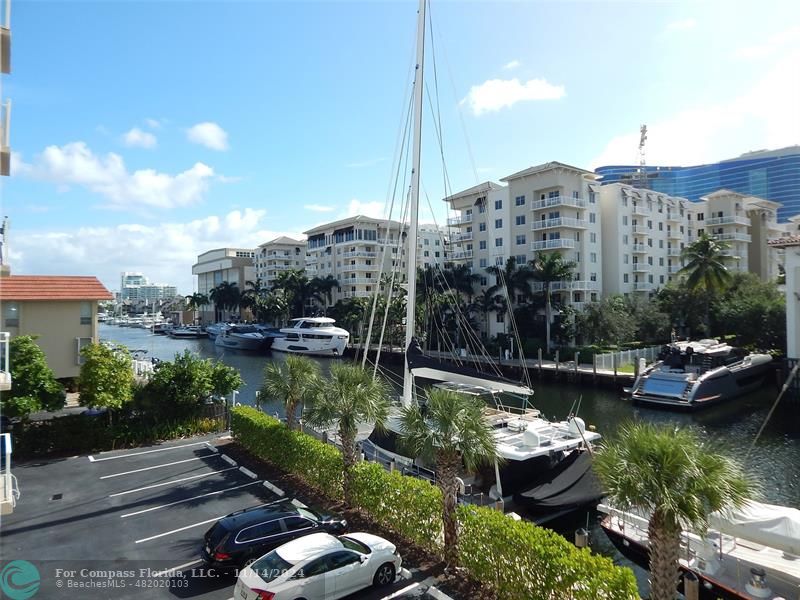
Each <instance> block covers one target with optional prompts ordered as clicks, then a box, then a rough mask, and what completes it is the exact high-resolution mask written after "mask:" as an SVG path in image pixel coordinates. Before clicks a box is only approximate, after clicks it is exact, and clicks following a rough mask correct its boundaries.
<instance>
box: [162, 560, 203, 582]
mask: <svg viewBox="0 0 800 600" xmlns="http://www.w3.org/2000/svg"><path fill="white" fill-rule="evenodd" d="M201 562H202V561H199V560H193V561H192V562H188V563H184V564H182V565H178V566H177V567H172V568H171V569H166V570H165V571H159V572H158V573H153V574H152V575H151V576H150V577H153V578H154V579H155V578H158V577H163V576H164V575H169V574H170V573H177V572H179V571H183V570H184V569H186V568H187V567H193V566H195V565H199V564H201Z"/></svg>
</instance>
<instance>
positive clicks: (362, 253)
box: [342, 250, 378, 258]
mask: <svg viewBox="0 0 800 600" xmlns="http://www.w3.org/2000/svg"><path fill="white" fill-rule="evenodd" d="M376 256H378V253H377V252H369V251H367V250H351V251H350V252H345V253H343V254H342V258H375V257H376Z"/></svg>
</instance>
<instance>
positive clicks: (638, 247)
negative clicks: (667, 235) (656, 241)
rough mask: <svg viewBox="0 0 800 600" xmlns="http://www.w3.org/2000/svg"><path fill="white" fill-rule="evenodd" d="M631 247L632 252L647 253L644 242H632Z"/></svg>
mask: <svg viewBox="0 0 800 600" xmlns="http://www.w3.org/2000/svg"><path fill="white" fill-rule="evenodd" d="M632 248H633V249H632V252H633V253H634V254H647V246H645V245H644V244H634V245H633V246H632Z"/></svg>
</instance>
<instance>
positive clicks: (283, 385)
mask: <svg viewBox="0 0 800 600" xmlns="http://www.w3.org/2000/svg"><path fill="white" fill-rule="evenodd" d="M318 379H319V365H318V364H317V363H316V362H314V361H313V360H311V359H310V358H308V357H306V356H299V355H295V354H290V355H289V356H287V357H286V362H284V363H283V364H282V365H281V364H279V363H277V362H270V363H267V366H266V367H265V368H264V382H263V383H262V385H261V394H260V396H261V398H262V400H261V401H262V402H263V401H264V397H269V398H270V399H274V400H278V401H279V402H281V403H282V404H283V407H284V409H285V410H286V426H287V427H288V428H289V429H294V428H295V419H296V417H297V407H298V405H300V404H301V403H302V402H304V401H305V400H310V399H311V394H312V393H313V392H314V390H315V389H316V387H317V380H318Z"/></svg>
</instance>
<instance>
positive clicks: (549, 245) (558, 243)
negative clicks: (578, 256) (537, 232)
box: [531, 238, 575, 252]
mask: <svg viewBox="0 0 800 600" xmlns="http://www.w3.org/2000/svg"><path fill="white" fill-rule="evenodd" d="M574 247H575V240H570V239H567V238H559V239H557V240H540V241H538V242H531V250H533V251H534V252H536V251H538V250H560V249H562V248H574Z"/></svg>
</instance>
